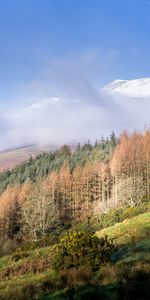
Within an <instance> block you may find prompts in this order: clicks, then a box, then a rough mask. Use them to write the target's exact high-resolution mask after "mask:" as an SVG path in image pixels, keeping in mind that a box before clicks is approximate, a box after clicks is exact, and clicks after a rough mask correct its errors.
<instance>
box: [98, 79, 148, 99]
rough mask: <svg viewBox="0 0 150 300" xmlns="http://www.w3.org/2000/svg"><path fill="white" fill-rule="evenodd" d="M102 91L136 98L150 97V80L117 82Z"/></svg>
mask: <svg viewBox="0 0 150 300" xmlns="http://www.w3.org/2000/svg"><path fill="white" fill-rule="evenodd" d="M102 91H103V92H105V93H108V94H112V95H116V94H121V95H124V96H128V97H134V98H136V97H137V98H146V97H150V78H141V79H134V80H115V81H113V82H111V83H109V84H108V85H106V86H105V87H104V88H103V89H102Z"/></svg>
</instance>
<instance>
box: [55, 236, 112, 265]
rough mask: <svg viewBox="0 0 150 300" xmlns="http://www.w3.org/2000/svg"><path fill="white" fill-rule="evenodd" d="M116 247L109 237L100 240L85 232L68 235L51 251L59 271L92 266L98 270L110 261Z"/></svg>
mask: <svg viewBox="0 0 150 300" xmlns="http://www.w3.org/2000/svg"><path fill="white" fill-rule="evenodd" d="M113 249H114V245H113V243H112V242H111V241H109V240H108V238H107V236H106V237H104V238H98V237H97V236H96V235H95V234H93V233H90V232H84V231H70V232H69V233H66V234H65V235H64V236H63V237H62V238H61V239H60V242H59V244H57V245H54V246H53V247H52V250H51V254H52V259H53V266H54V268H55V269H57V270H65V269H69V268H78V267H80V266H85V265H86V266H90V267H91V268H92V269H94V270H96V269H98V268H99V266H100V265H101V264H104V263H105V262H107V261H109V260H110V257H111V254H112V251H113Z"/></svg>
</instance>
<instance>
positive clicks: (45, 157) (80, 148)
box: [0, 132, 118, 192]
mask: <svg viewBox="0 0 150 300" xmlns="http://www.w3.org/2000/svg"><path fill="white" fill-rule="evenodd" d="M117 143H118V138H117V137H116V135H115V133H114V132H112V134H111V135H110V137H109V138H103V137H101V139H100V140H96V141H95V144H94V145H92V143H91V142H90V141H87V142H85V143H84V144H83V145H80V144H78V145H77V147H76V149H75V150H71V148H70V146H68V145H64V146H62V147H61V148H60V149H59V150H56V151H51V152H49V153H42V154H39V155H38V156H37V157H36V158H34V159H33V158H32V157H30V159H29V160H28V161H26V162H23V163H21V164H19V165H17V166H16V167H15V168H14V169H12V170H7V171H4V172H1V173H0V192H3V191H4V190H5V189H6V188H7V187H8V186H9V185H14V184H22V183H24V182H25V181H27V180H29V181H31V182H35V181H39V180H40V179H41V178H43V177H46V176H48V174H50V173H51V172H52V171H59V170H60V169H61V167H62V166H63V164H64V163H65V162H67V163H68V166H69V168H70V170H71V171H72V170H73V169H74V168H75V167H76V166H78V165H80V166H81V167H83V166H85V165H86V163H88V162H89V161H106V160H109V159H110V157H111V155H112V153H113V151H114V148H115V147H116V145H117Z"/></svg>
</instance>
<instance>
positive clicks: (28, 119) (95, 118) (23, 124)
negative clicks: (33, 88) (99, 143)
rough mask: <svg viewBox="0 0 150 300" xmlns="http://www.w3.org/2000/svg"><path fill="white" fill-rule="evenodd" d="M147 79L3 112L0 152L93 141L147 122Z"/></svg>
mask: <svg viewBox="0 0 150 300" xmlns="http://www.w3.org/2000/svg"><path fill="white" fill-rule="evenodd" d="M149 113H150V78H143V79H137V80H116V81H113V82H111V83H109V84H108V85H106V86H105V87H104V88H102V89H101V90H100V92H98V91H97V90H96V89H95V87H93V90H92V88H91V89H90V92H89V89H87V91H86V89H85V86H84V88H83V89H82V88H81V89H79V90H78V92H77V93H76V97H75V93H72V96H71V93H70V94H68V95H67V93H66V96H63V97H56V96H53V97H51V96H50V97H46V98H44V99H40V100H38V101H34V102H33V103H32V104H29V105H27V106H24V107H21V105H20V106H19V105H18V107H17V108H16V109H14V110H13V109H12V108H11V107H10V109H9V110H8V108H7V111H4V112H3V114H2V116H1V122H0V125H1V135H3V139H1V141H0V149H3V148H6V147H15V146H18V145H22V144H23V145H25V144H36V145H47V144H51V145H58V146H59V145H62V144H64V143H69V144H71V143H77V142H78V141H81V142H84V141H85V140H86V139H91V141H94V140H95V139H96V138H97V137H99V136H101V135H102V134H103V135H108V134H110V132H111V131H112V130H114V131H115V132H116V133H117V134H119V132H120V131H121V130H123V129H124V128H126V129H127V130H132V129H135V128H136V129H138V130H140V129H143V128H144V126H148V124H149V123H150V117H149Z"/></svg>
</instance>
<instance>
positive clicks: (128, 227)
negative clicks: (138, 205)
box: [97, 212, 150, 244]
mask: <svg viewBox="0 0 150 300" xmlns="http://www.w3.org/2000/svg"><path fill="white" fill-rule="evenodd" d="M97 235H98V237H101V236H104V235H108V236H109V237H111V238H112V239H113V240H114V243H117V244H128V243H132V242H133V243H134V242H137V241H140V240H143V239H146V238H148V237H149V238H150V212H148V213H144V214H141V215H138V216H136V217H133V218H131V219H127V220H125V221H123V222H122V223H117V224H115V225H114V226H110V227H108V228H105V229H103V230H100V231H97Z"/></svg>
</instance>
